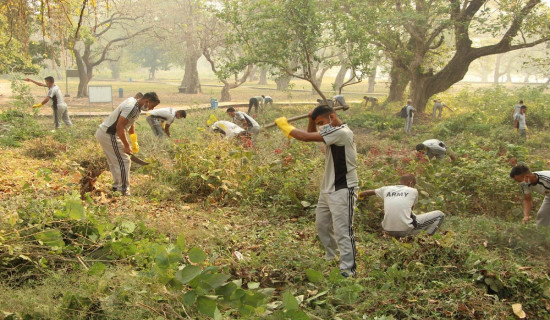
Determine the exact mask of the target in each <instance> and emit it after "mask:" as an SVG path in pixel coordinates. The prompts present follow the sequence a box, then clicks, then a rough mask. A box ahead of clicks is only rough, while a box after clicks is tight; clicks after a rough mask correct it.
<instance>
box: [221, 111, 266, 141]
mask: <svg viewBox="0 0 550 320" xmlns="http://www.w3.org/2000/svg"><path fill="white" fill-rule="evenodd" d="M226 112H227V114H228V115H229V116H230V117H231V118H232V119H233V123H235V124H237V125H241V126H242V128H244V129H245V130H246V131H247V132H249V133H250V134H258V133H260V125H259V124H258V122H256V120H254V119H253V118H252V117H251V116H249V115H248V114H246V113H244V112H242V111H236V110H235V108H233V107H229V108H227V111H226Z"/></svg>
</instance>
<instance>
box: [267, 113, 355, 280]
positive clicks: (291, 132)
mask: <svg viewBox="0 0 550 320" xmlns="http://www.w3.org/2000/svg"><path fill="white" fill-rule="evenodd" d="M308 118H309V123H308V126H307V131H304V130H300V129H296V128H295V127H294V126H292V125H290V124H289V123H288V121H287V119H286V118H285V117H282V118H278V119H276V120H275V123H276V124H277V126H278V127H279V128H280V129H281V130H282V131H283V133H284V134H285V135H286V136H287V137H288V138H295V139H297V140H300V141H305V142H324V143H325V144H326V153H325V157H326V158H325V172H324V175H323V182H322V184H321V190H320V193H319V200H318V203H317V210H316V215H315V225H316V227H317V234H318V236H319V238H320V240H321V243H322V244H323V246H324V247H325V250H326V255H325V258H326V259H327V260H332V259H335V258H336V257H337V256H338V251H339V253H340V271H341V272H342V275H343V276H344V277H350V276H354V275H355V269H356V264H355V255H356V250H355V236H354V234H353V214H354V211H355V201H356V200H357V187H358V179H357V153H356V150H355V142H354V140H353V132H352V131H351V130H350V128H349V127H348V126H347V124H345V123H343V122H342V121H341V120H340V118H338V115H337V114H336V113H335V112H334V109H333V108H331V107H329V106H327V105H320V106H317V107H316V108H315V109H313V111H311V112H310V113H309V117H308ZM317 127H319V131H317Z"/></svg>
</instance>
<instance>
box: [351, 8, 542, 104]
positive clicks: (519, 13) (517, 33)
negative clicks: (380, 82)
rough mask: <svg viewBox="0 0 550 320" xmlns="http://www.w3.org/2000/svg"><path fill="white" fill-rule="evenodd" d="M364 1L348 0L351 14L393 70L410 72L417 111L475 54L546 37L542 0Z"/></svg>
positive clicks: (458, 77)
mask: <svg viewBox="0 0 550 320" xmlns="http://www.w3.org/2000/svg"><path fill="white" fill-rule="evenodd" d="M359 3H361V4H363V5H359ZM364 4H365V3H364V1H354V0H351V1H348V5H350V12H351V14H352V16H353V17H354V18H355V19H356V20H357V21H358V23H359V24H360V25H361V26H365V27H366V28H365V30H367V31H368V32H369V33H371V35H372V37H373V38H374V39H375V40H374V41H375V42H376V43H377V44H379V45H380V46H381V47H383V48H384V50H385V53H386V54H387V56H388V57H390V59H391V60H392V62H393V66H394V67H395V69H394V70H393V71H394V73H393V72H392V74H395V75H398V74H403V75H404V77H405V79H406V78H407V77H408V78H410V81H411V87H410V91H411V92H410V95H411V98H412V100H413V104H414V106H415V107H416V108H417V110H418V111H420V112H423V111H424V109H425V107H426V103H427V101H428V99H429V98H430V97H431V96H433V95H435V94H437V93H440V92H443V91H445V90H447V89H448V88H450V87H451V86H452V85H453V84H455V83H456V82H458V81H460V80H462V79H463V78H464V75H465V74H466V72H467V71H468V68H469V66H470V64H471V63H472V62H473V61H475V60H476V59H478V58H481V57H484V56H488V55H493V54H499V53H505V52H509V51H514V50H518V49H522V48H528V47H532V46H535V45H537V44H540V43H543V42H546V41H549V40H550V34H549V24H550V22H549V19H548V7H547V5H545V4H543V3H542V1H541V0H514V1H512V0H510V1H499V2H493V1H489V0H449V1H439V0H414V1H402V0H377V1H372V2H370V4H371V6H365V5H364ZM481 34H483V35H487V34H490V35H492V38H493V39H494V41H493V42H492V43H490V44H486V45H476V43H475V41H474V40H475V39H474V38H473V35H481ZM446 38H449V39H450V40H449V41H446ZM443 46H446V47H443ZM392 79H393V78H392Z"/></svg>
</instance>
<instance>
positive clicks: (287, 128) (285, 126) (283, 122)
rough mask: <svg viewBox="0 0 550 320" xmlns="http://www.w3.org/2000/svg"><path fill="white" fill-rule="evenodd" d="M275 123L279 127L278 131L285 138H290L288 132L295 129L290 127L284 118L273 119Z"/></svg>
mask: <svg viewBox="0 0 550 320" xmlns="http://www.w3.org/2000/svg"><path fill="white" fill-rule="evenodd" d="M275 123H276V124H277V126H278V127H279V129H281V131H282V132H283V133H284V134H285V136H286V137H287V138H291V137H292V136H291V135H290V132H291V131H292V130H294V129H296V127H294V126H292V125H290V124H289V123H288V121H287V120H286V117H280V118H277V119H275Z"/></svg>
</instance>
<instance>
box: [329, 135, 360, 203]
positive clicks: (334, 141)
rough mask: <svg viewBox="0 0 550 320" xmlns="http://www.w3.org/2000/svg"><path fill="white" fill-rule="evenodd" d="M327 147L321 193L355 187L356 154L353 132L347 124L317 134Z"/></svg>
mask: <svg viewBox="0 0 550 320" xmlns="http://www.w3.org/2000/svg"><path fill="white" fill-rule="evenodd" d="M319 134H321V136H322V137H323V139H324V140H325V144H326V146H327V148H326V152H325V174H324V176H323V182H322V183H321V192H322V193H331V192H334V191H338V190H340V189H345V188H352V187H357V185H358V184H359V181H358V179H357V152H356V150H355V142H354V141H353V131H351V130H350V128H348V125H347V124H342V125H341V126H338V127H329V128H327V129H324V130H322V131H320V132H319Z"/></svg>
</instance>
